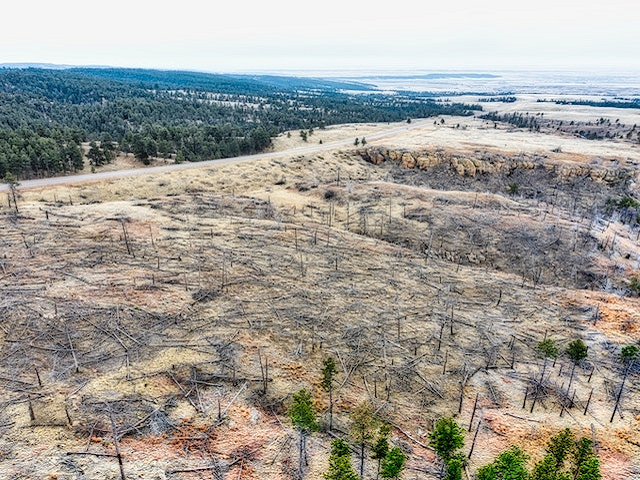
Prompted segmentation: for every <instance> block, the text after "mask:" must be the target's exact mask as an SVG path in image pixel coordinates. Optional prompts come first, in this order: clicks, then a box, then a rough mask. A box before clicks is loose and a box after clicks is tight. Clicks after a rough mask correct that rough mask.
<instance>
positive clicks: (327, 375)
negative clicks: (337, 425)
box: [320, 357, 338, 430]
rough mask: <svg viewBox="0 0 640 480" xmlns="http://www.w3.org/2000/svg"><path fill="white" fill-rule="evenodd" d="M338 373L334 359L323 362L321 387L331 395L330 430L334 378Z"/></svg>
mask: <svg viewBox="0 0 640 480" xmlns="http://www.w3.org/2000/svg"><path fill="white" fill-rule="evenodd" d="M337 372H338V369H337V368H336V362H335V361H334V360H333V358H332V357H328V358H326V359H325V360H324V361H323V362H322V380H321V381H320V386H321V387H322V389H323V390H324V391H325V392H327V393H329V430H331V429H332V428H333V378H334V376H335V374H336V373H337Z"/></svg>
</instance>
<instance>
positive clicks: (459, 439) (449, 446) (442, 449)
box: [429, 417, 464, 464]
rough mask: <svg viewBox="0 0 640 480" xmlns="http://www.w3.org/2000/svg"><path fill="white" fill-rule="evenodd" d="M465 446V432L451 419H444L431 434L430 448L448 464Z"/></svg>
mask: <svg viewBox="0 0 640 480" xmlns="http://www.w3.org/2000/svg"><path fill="white" fill-rule="evenodd" d="M463 445H464V430H463V429H462V427H460V425H458V424H457V423H456V421H455V420H454V419H453V418H451V417H442V418H441V419H439V420H438V421H437V422H436V425H435V428H434V429H433V432H431V433H430V434H429V446H430V447H431V448H433V449H434V450H435V451H436V453H437V454H438V456H439V457H440V458H441V459H442V460H443V461H444V463H445V464H446V463H448V462H449V460H450V459H451V457H452V456H453V455H454V454H455V451H456V450H458V449H460V448H462V446H463Z"/></svg>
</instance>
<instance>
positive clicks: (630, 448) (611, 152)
mask: <svg viewBox="0 0 640 480" xmlns="http://www.w3.org/2000/svg"><path fill="white" fill-rule="evenodd" d="M600 113H602V112H598V111H597V110H594V111H593V114H594V116H596V117H598V116H600ZM434 120H435V121H436V122H435V124H434ZM441 120H444V123H442V122H441ZM397 126H400V125H397ZM393 127H394V126H393V125H391V126H390V125H347V126H342V127H332V128H327V129H325V130H317V131H315V132H314V134H313V135H312V136H310V137H309V141H308V142H307V143H305V142H303V141H302V139H301V138H300V136H299V135H297V132H292V135H291V136H290V137H289V136H286V135H283V136H281V137H279V138H278V139H276V142H275V146H274V149H275V150H276V151H282V150H288V149H292V148H298V147H305V146H308V145H309V144H310V143H314V144H318V145H319V141H320V140H322V142H323V144H327V143H330V142H338V141H347V140H349V141H350V143H352V141H353V140H354V139H355V138H359V139H362V138H363V137H365V138H367V143H366V145H365V146H364V147H363V146H362V145H359V146H357V147H356V146H355V145H352V146H349V147H346V146H342V147H340V148H335V149H330V150H325V151H321V152H316V153H314V152H308V153H294V154H286V155H282V156H281V157H277V158H265V159H256V160H253V161H251V162H243V163H222V164H220V165H207V166H201V167H199V168H189V169H184V170H179V171H178V170H176V171H167V172H162V173H148V172H147V173H144V174H140V175H136V176H130V177H127V178H121V179H111V180H108V181H103V182H85V183H80V184H69V185H59V186H54V187H47V188H40V189H35V188H34V189H22V190H20V189H19V190H18V192H17V194H18V196H19V198H18V205H17V206H18V212H16V211H15V208H14V207H15V206H14V205H13V203H12V202H11V201H10V198H11V197H10V195H9V193H8V192H7V201H4V202H3V204H2V205H1V206H0V215H1V217H0V246H1V252H2V254H1V256H0V312H1V314H2V318H3V319H4V321H3V323H2V326H0V348H1V349H2V352H1V354H2V357H1V358H2V359H3V360H2V362H0V382H1V383H2V386H3V390H2V394H0V395H1V397H0V434H1V436H0V476H2V478H7V479H13V478H15V479H18V478H58V479H81V478H90V479H105V480H106V479H113V478H119V476H120V474H119V465H118V462H117V460H116V458H115V457H114V455H115V452H116V450H115V449H116V446H117V447H118V450H119V451H120V452H121V453H122V455H123V469H124V472H125V474H126V475H127V478H134V477H135V478H148V479H192V478H211V476H212V475H213V476H214V478H245V479H249V478H274V479H275V478H291V476H292V475H293V474H294V473H295V470H296V464H297V457H296V452H297V445H296V434H295V432H294V430H293V429H292V428H291V426H290V425H288V423H287V421H286V415H285V412H286V408H287V406H288V404H289V401H290V395H291V393H293V392H295V391H297V390H298V389H299V388H301V387H306V388H308V389H311V390H312V392H313V393H314V398H315V401H316V406H317V407H318V409H319V410H320V411H321V412H323V418H326V410H327V408H328V403H327V398H326V394H324V393H323V392H322V390H321V389H320V386H319V380H320V370H321V368H322V360H323V359H324V358H326V357H327V356H328V355H331V356H333V357H334V358H335V359H336V361H337V363H338V367H339V374H338V388H337V390H336V392H335V398H336V406H335V419H334V423H335V427H336V428H335V433H336V434H337V435H342V434H343V433H344V432H346V431H347V430H348V427H349V417H348V414H349V413H350V411H352V410H353V407H354V406H355V405H356V404H357V403H358V402H361V401H365V400H366V401H370V402H371V403H372V404H373V406H374V408H375V409H376V410H377V411H378V414H379V415H380V416H381V417H382V418H384V419H385V420H387V421H388V422H390V423H391V424H392V425H393V426H394V429H393V432H392V440H393V442H394V443H396V444H398V445H400V446H401V447H402V448H403V449H404V450H405V451H406V452H407V453H408V454H409V462H408V465H407V471H406V472H405V473H404V477H403V478H416V479H418V478H420V479H423V478H424V479H430V478H437V474H438V472H439V465H438V463H437V462H436V460H435V458H434V455H433V452H432V451H431V450H430V449H428V448H426V444H427V443H428V437H427V435H428V433H429V431H430V430H431V429H432V427H433V422H434V421H435V420H436V419H437V418H439V417H440V416H443V415H454V416H456V418H457V419H458V421H459V422H460V424H461V425H463V426H464V427H465V428H467V427H469V426H471V427H472V428H471V433H469V434H468V435H467V438H466V446H465V453H468V452H469V451H470V449H471V444H472V440H473V432H475V429H477V431H478V438H477V444H476V445H475V447H474V451H473V454H472V456H471V458H470V465H469V470H470V472H474V471H475V470H476V469H477V467H478V466H480V465H483V464H485V463H487V462H489V461H490V460H491V459H492V458H493V456H494V455H495V454H497V453H498V452H500V451H501V450H502V449H504V448H506V447H508V446H509V445H510V444H511V443H517V444H519V445H521V446H523V447H524V448H525V449H526V450H527V451H528V452H530V453H531V455H532V457H533V460H535V459H538V458H540V457H541V456H542V455H543V450H542V448H543V446H544V444H545V443H546V441H547V439H548V438H549V436H550V435H552V434H554V433H555V432H556V431H557V430H558V429H559V428H561V427H564V426H568V427H571V428H573V429H574V430H575V431H576V432H579V433H580V434H582V435H588V436H589V437H592V438H594V439H595V441H596V444H597V447H598V454H599V455H600V458H601V462H602V471H603V474H604V477H605V478H607V479H611V480H612V479H617V478H637V477H638V476H640V461H639V460H638V459H640V440H639V439H640V409H639V408H638V405H639V401H640V387H639V384H638V372H634V373H632V374H631V376H630V377H629V379H628V380H627V382H626V384H625V390H624V392H623V395H622V401H621V404H620V408H619V411H618V413H616V414H615V415H614V418H613V421H612V422H610V417H611V415H612V412H613V408H614V405H615V400H616V396H617V393H618V391H619V388H620V386H621V383H622V375H621V372H622V370H621V367H620V364H619V361H618V353H619V349H620V346H623V345H627V344H630V343H637V342H638V340H639V339H640V302H639V300H638V298H637V297H634V296H632V295H631V293H632V292H630V290H629V288H628V283H629V280H630V278H631V277H632V276H633V275H636V274H637V272H638V269H639V265H640V263H639V262H640V249H639V245H638V237H639V232H640V231H639V226H638V224H637V221H629V220H628V219H625V218H624V217H623V216H622V215H621V214H620V212H615V211H614V212H611V211H607V210H606V208H605V207H606V201H607V199H609V198H620V197H621V196H622V195H627V194H630V193H631V194H633V193H635V194H638V188H639V187H638V183H639V182H638V180H639V179H638V169H637V163H638V162H640V151H639V149H638V145H637V144H636V145H634V144H632V143H630V142H623V141H617V140H607V141H604V140H602V141H589V140H585V139H578V138H575V137H570V136H567V135H563V136H560V135H551V134H549V133H536V132H530V131H527V130H522V129H516V128H514V127H510V126H506V125H499V126H498V127H496V128H494V125H493V122H486V121H482V120H480V119H474V118H468V117H465V118H450V117H444V118H442V119H440V118H438V119H429V120H427V121H425V122H424V124H422V125H421V126H420V127H419V128H415V129H412V130H411V131H407V132H404V133H402V134H398V135H397V136H394V137H389V138H384V139H380V140H375V139H371V140H369V138H370V137H372V136H373V135H375V134H376V133H379V132H382V131H385V130H388V129H389V128H393ZM558 146H561V147H562V148H561V149H559V151H558V149H557V147H558ZM554 149H555V150H556V151H555V152H554V151H553V150H554ZM129 161H130V159H127V158H121V159H120V160H119V162H120V163H118V164H117V166H124V165H126V164H127V162H129ZM514 184H515V185H516V186H517V188H516V187H513V185H514ZM545 337H546V338H552V339H554V340H555V341H556V342H557V343H558V345H559V346H560V347H561V349H563V348H565V347H566V345H567V344H568V343H569V342H570V341H571V340H573V339H575V338H581V339H582V340H584V342H585V343H586V344H587V345H588V346H589V356H588V358H587V360H586V361H585V362H584V363H583V364H581V365H579V366H578V368H577V369H576V370H575V373H574V374H573V376H572V375H571V372H572V369H571V363H570V362H569V360H568V359H567V358H566V357H564V356H562V357H560V358H559V359H558V360H557V362H554V363H553V365H552V364H551V363H552V362H549V365H547V366H546V367H544V366H543V361H542V359H540V358H539V357H538V356H537V355H536V350H535V347H536V344H537V342H538V341H540V340H542V339H543V338H545ZM267 366H268V367H267ZM265 370H266V374H265ZM543 370H544V372H545V376H544V377H543V381H540V378H541V375H542V373H543ZM569 384H571V387H570V388H569ZM525 392H526V393H525ZM535 392H537V394H535ZM525 395H527V397H528V398H527V399H526V401H525ZM476 396H477V398H478V409H477V411H476V412H475V415H474V418H473V419H472V418H471V415H472V411H473V404H474V400H475V398H476ZM534 396H535V401H536V403H535V405H534V404H533V397H534ZM523 404H525V407H524V408H523ZM585 411H586V414H585V413H584V412H585ZM330 440H331V438H330V437H329V436H327V435H326V434H320V433H319V434H314V435H312V436H311V438H310V441H309V445H308V446H309V453H310V462H309V465H308V470H307V471H308V473H307V478H314V479H320V478H322V473H323V471H324V470H325V469H326V465H327V456H328V450H329V446H330ZM354 458H355V456H354ZM367 472H368V473H367V475H368V476H370V477H372V478H373V477H374V476H375V465H374V462H372V461H368V462H367Z"/></svg>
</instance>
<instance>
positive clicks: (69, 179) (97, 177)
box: [0, 120, 430, 191]
mask: <svg viewBox="0 0 640 480" xmlns="http://www.w3.org/2000/svg"><path fill="white" fill-rule="evenodd" d="M429 122H430V121H429V120H422V121H414V122H412V123H407V124H404V125H403V126H400V127H395V128H391V129H389V130H385V131H382V132H378V133H374V134H371V135H368V136H367V140H368V141H371V140H376V139H379V138H385V137H390V136H393V135H397V134H399V133H403V132H406V131H408V130H412V129H415V128H419V127H422V126H424V125H425V124H426V123H429ZM351 145H353V139H351V138H349V139H345V140H340V141H335V142H328V143H325V144H313V145H308V146H304V147H298V148H293V149H288V150H280V151H275V152H268V153H258V154H255V155H243V156H240V157H233V158H221V159H217V160H207V161H203V162H193V163H179V164H171V165H160V166H155V167H148V168H132V169H125V170H113V171H106V172H97V173H88V174H82V175H67V176H62V177H49V178H38V179H34V180H24V181H22V182H20V184H19V185H18V189H20V190H26V189H31V188H42V187H50V186H56V185H70V184H74V183H83V182H100V181H104V180H112V179H115V178H123V177H129V176H133V175H142V174H145V173H162V172H167V171H171V170H184V169H187V168H201V167H207V166H211V165H222V164H226V163H238V162H248V161H252V160H264V159H268V158H278V157H283V156H287V155H296V154H308V153H316V152H319V151H324V150H331V149H334V148H337V147H346V146H351ZM8 190H9V185H8V184H6V183H2V184H0V191H8Z"/></svg>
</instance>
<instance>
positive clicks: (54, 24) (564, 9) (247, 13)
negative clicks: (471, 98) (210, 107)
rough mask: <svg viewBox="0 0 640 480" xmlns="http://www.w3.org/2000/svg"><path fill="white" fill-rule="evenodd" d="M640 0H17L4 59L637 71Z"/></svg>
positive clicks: (193, 66)
mask: <svg viewBox="0 0 640 480" xmlns="http://www.w3.org/2000/svg"><path fill="white" fill-rule="evenodd" d="M639 14H640V4H639V3H637V1H636V0H634V1H628V0H609V1H607V2H589V1H585V0H580V1H577V0H534V1H521V0H520V1H517V0H510V1H505V0H485V1H478V0H458V1H452V0H439V1H437V2H433V1H428V0H411V1H407V0H387V1H382V2H372V1H371V0H369V1H367V2H355V1H349V0H341V1H338V0H324V1H320V2H309V1H307V2H305V1H293V0H262V1H259V2H255V1H240V0H226V1H224V2H220V1H215V0H213V1H212V0H209V1H208V2H207V1H203V0H181V1H179V2H160V1H157V0H156V1H155V2H150V1H137V0H109V1H104V2H93V1H91V0H90V1H86V0H83V1H80V0H56V1H51V0H46V1H43V0H35V1H34V0H20V1H13V2H10V3H9V4H6V5H4V6H3V15H2V20H1V23H0V63H12V62H38V63H55V64H68V65H109V66H118V67H142V68H162V69H170V70H176V69H187V70H199V71H208V72H257V71H284V70H291V71H303V70H306V71H336V70H337V71H345V70H349V71H380V72H383V71H385V72H388V71H415V70H419V71H442V70H466V71H471V70H474V71H489V70H505V69H506V70H511V69H516V70H518V69H525V70H528V69H552V70H555V69H561V70H566V69H569V70H571V69H580V70H599V69H608V70H614V71H621V70H623V71H635V70H638V71H640V27H638V17H639V16H640V15H639Z"/></svg>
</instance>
